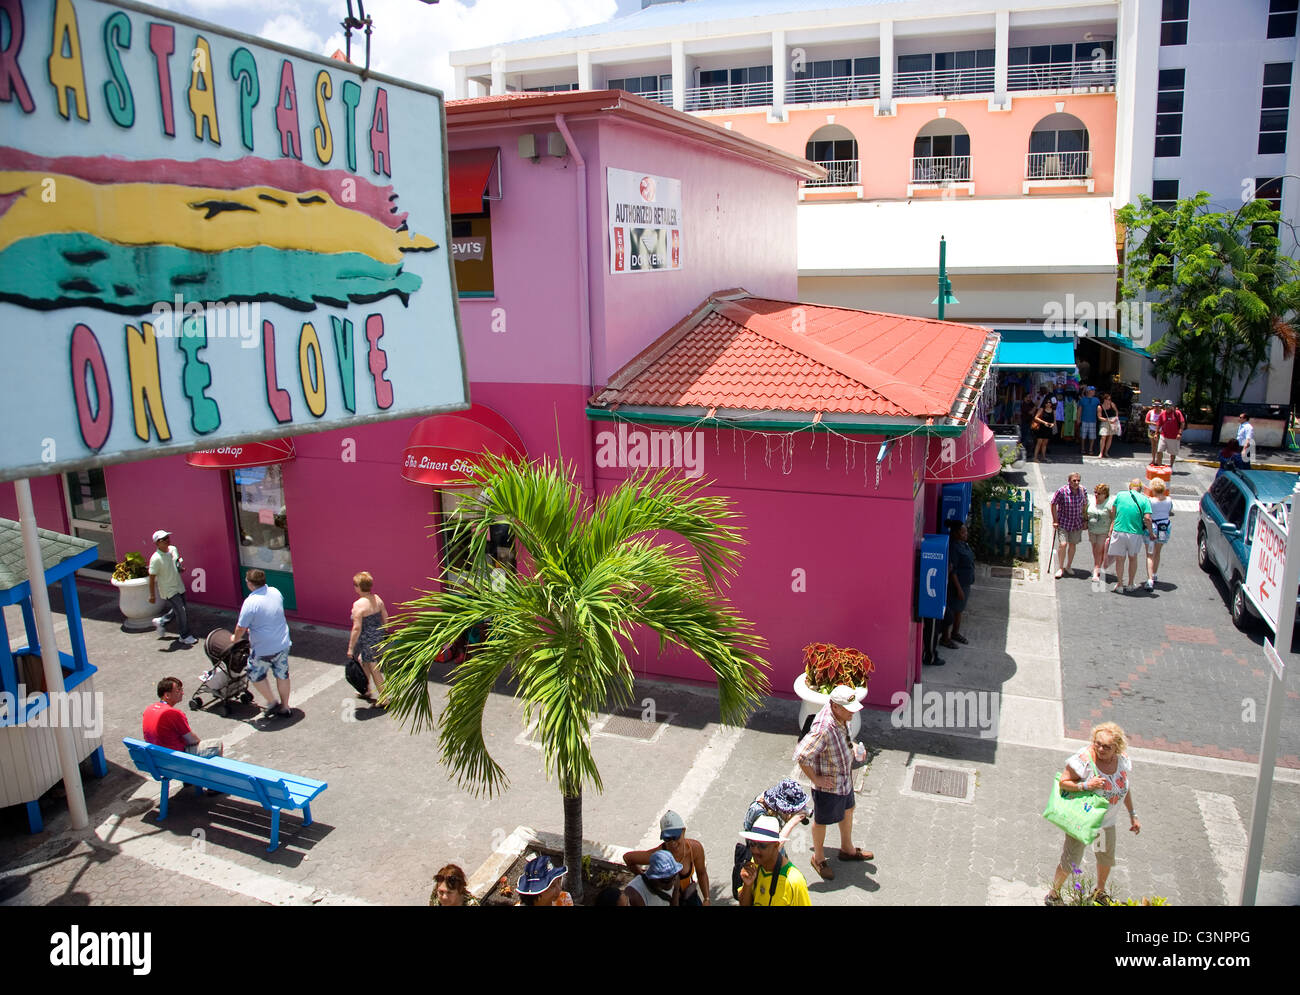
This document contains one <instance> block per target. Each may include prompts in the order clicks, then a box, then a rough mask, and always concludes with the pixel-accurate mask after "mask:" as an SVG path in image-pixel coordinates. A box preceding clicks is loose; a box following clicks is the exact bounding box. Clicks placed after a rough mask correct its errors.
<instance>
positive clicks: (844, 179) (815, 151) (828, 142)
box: [804, 124, 858, 187]
mask: <svg viewBox="0 0 1300 995" xmlns="http://www.w3.org/2000/svg"><path fill="white" fill-rule="evenodd" d="M804 158H805V159H807V160H808V161H809V162H815V163H817V165H819V166H821V167H822V168H823V169H825V170H826V173H827V176H826V179H824V180H809V181H808V182H807V184H805V185H806V186H810V187H851V186H857V184H858V140H857V139H856V138H854V137H853V132H851V131H849V129H848V128H845V127H843V126H841V125H838V124H828V125H825V126H823V127H821V128H818V129H817V130H816V131H814V132H813V133H812V135H810V136H809V138H808V144H807V146H805V148H804Z"/></svg>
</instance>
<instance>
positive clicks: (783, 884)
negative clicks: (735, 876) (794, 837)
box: [739, 815, 824, 908]
mask: <svg viewBox="0 0 1300 995" xmlns="http://www.w3.org/2000/svg"><path fill="white" fill-rule="evenodd" d="M780 837H781V824H780V823H779V822H778V821H777V820H776V818H775V817H773V816H770V815H764V816H762V817H760V818H759V819H758V821H757V822H755V823H754V825H753V827H752V828H751V829H747V830H745V831H744V832H743V833H741V834H740V838H741V839H742V840H743V841H744V842H745V844H746V845H747V846H748V847H749V849H750V851H751V852H752V853H753V855H754V859H753V860H751V861H750V862H749V863H747V864H745V866H744V867H742V868H741V869H740V880H741V885H740V899H739V900H740V904H741V905H744V906H753V905H757V906H759V907H760V908H761V907H763V906H777V907H778V908H779V907H781V906H787V907H789V906H810V907H811V905H812V898H811V896H810V895H809V894H808V881H807V879H806V878H805V877H804V876H803V874H801V873H800V872H799V868H797V867H795V866H794V864H792V863H791V862H790V861H789V860H787V859H786V857H785V851H784V850H783V849H782V848H781V842H780ZM823 876H824V875H823Z"/></svg>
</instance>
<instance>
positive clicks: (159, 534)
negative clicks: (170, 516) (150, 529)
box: [153, 529, 171, 542]
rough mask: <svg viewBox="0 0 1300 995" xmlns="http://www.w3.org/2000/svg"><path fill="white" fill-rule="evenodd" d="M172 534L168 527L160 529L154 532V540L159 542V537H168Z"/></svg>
mask: <svg viewBox="0 0 1300 995" xmlns="http://www.w3.org/2000/svg"><path fill="white" fill-rule="evenodd" d="M170 535H171V533H170V532H168V531H167V530H166V529H159V530H158V531H157V532H155V533H154V534H153V541H154V542H157V541H158V540H159V539H166V538H167V537H168V536H170Z"/></svg>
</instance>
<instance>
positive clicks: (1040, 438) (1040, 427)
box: [1033, 398, 1056, 463]
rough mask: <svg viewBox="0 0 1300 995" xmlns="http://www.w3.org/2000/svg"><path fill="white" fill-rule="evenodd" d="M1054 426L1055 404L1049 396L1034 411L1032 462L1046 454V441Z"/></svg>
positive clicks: (1050, 435)
mask: <svg viewBox="0 0 1300 995" xmlns="http://www.w3.org/2000/svg"><path fill="white" fill-rule="evenodd" d="M1055 426H1056V404H1055V402H1054V401H1052V399H1051V398H1048V399H1047V400H1045V401H1044V402H1043V403H1042V404H1041V405H1040V406H1039V408H1038V410H1037V411H1035V412H1034V419H1033V428H1034V455H1033V462H1035V463H1038V462H1040V461H1041V460H1042V457H1044V456H1046V455H1047V443H1048V442H1049V441H1050V440H1051V438H1052V432H1053V431H1054V430H1055Z"/></svg>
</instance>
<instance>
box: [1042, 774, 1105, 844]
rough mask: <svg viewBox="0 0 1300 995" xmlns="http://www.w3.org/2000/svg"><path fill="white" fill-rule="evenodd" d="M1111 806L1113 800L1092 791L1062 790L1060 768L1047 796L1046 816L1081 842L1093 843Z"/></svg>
mask: <svg viewBox="0 0 1300 995" xmlns="http://www.w3.org/2000/svg"><path fill="white" fill-rule="evenodd" d="M1108 808H1110V802H1108V801H1106V799H1105V798H1103V797H1102V796H1101V795H1098V794H1094V793H1093V792H1091V791H1083V792H1073V791H1070V792H1064V791H1062V790H1061V774H1060V772H1059V771H1058V772H1057V775H1056V778H1055V780H1053V782H1052V793H1051V795H1050V796H1049V797H1048V799H1047V809H1046V811H1044V812H1043V818H1044V819H1046V820H1047V821H1048V822H1050V823H1051V824H1052V825H1054V826H1058V827H1060V828H1061V829H1064V830H1065V831H1066V832H1067V833H1069V834H1070V835H1071V836H1073V837H1074V838H1075V839H1076V840H1079V841H1080V842H1081V843H1091V842H1092V841H1093V840H1095V839H1096V838H1097V833H1098V832H1100V830H1101V822H1102V820H1103V819H1104V818H1106V809H1108Z"/></svg>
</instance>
